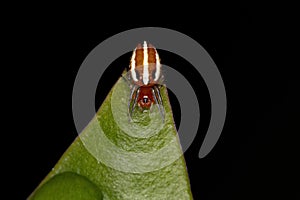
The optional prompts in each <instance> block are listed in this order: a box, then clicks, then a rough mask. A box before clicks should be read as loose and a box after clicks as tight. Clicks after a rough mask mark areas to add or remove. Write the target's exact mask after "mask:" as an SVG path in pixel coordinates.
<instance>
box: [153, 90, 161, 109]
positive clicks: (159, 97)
mask: <svg viewBox="0 0 300 200" xmlns="http://www.w3.org/2000/svg"><path fill="white" fill-rule="evenodd" d="M154 89H155V92H156V94H157V96H158V101H159V104H160V105H161V106H163V101H162V98H161V95H160V92H159V89H158V87H157V86H154Z"/></svg>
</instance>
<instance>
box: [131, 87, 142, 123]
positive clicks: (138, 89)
mask: <svg viewBox="0 0 300 200" xmlns="http://www.w3.org/2000/svg"><path fill="white" fill-rule="evenodd" d="M139 93H140V88H139V87H138V88H137V89H135V87H134V89H133V90H132V92H131V95H130V99H129V102H128V113H129V118H130V120H131V115H132V113H133V111H134V108H135V106H136V103H137V99H138V96H139ZM133 94H135V97H134V99H133ZM132 100H133V105H132V107H130V104H131V101H132Z"/></svg>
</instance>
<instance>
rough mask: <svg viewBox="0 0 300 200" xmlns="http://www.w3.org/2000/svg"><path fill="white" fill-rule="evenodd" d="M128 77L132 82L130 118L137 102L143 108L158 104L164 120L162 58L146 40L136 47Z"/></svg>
mask: <svg viewBox="0 0 300 200" xmlns="http://www.w3.org/2000/svg"><path fill="white" fill-rule="evenodd" d="M128 79H129V81H130V82H131V93H130V99H129V102H128V113H129V116H130V118H131V116H132V113H133V111H134V109H135V107H136V104H137V105H138V107H140V108H141V110H145V109H150V107H151V106H152V104H156V105H157V107H158V110H159V112H160V115H161V117H162V120H163V121H164V115H165V114H164V109H163V102H162V98H161V95H160V90H159V88H160V86H161V83H162V79H163V75H162V74H161V64H160V58H159V55H158V53H157V51H156V48H155V47H154V46H153V45H151V44H147V42H146V41H144V43H143V45H141V44H138V45H137V47H136V48H135V49H134V51H133V53H132V56H131V60H130V65H129V73H128Z"/></svg>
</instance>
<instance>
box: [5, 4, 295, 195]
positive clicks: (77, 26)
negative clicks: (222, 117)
mask: <svg viewBox="0 0 300 200" xmlns="http://www.w3.org/2000/svg"><path fill="white" fill-rule="evenodd" d="M179 6H180V5H179ZM192 7H193V6H190V7H188V8H182V9H181V10H178V11H175V10H173V7H172V6H170V7H169V8H168V9H166V10H167V11H168V12H166V11H165V10H164V9H163V8H160V9H158V10H156V9H154V10H152V9H149V13H148V14H147V15H143V10H142V9H137V10H135V11H134V13H130V12H129V11H127V10H126V11H124V13H123V12H122V13H118V12H112V10H114V9H113V7H109V8H110V9H107V10H108V13H107V14H104V13H103V12H104V10H106V9H104V8H101V9H100V8H99V10H98V11H93V12H90V14H88V15H86V14H83V12H80V11H74V12H72V11H71V13H72V14H69V13H68V14H66V10H64V9H62V10H60V9H54V10H51V11H47V12H46V11H45V12H44V11H43V10H40V11H34V12H28V13H26V14H22V15H20V16H19V17H17V18H16V19H14V20H12V21H10V22H8V23H7V24H8V25H9V26H8V27H9V28H7V29H5V32H6V33H8V34H7V37H5V38H4V39H5V40H6V41H7V42H9V45H8V47H7V50H6V54H7V56H5V58H6V59H8V61H9V62H8V63H9V64H8V65H7V67H6V68H8V69H9V72H8V73H3V74H2V75H3V78H5V76H7V77H8V80H9V81H6V82H5V83H4V84H3V86H4V87H5V88H6V89H7V91H8V93H7V95H5V98H3V99H5V100H8V101H9V103H13V104H14V106H13V108H14V109H13V111H11V112H10V113H9V114H8V115H7V116H8V117H7V118H8V123H5V124H4V126H5V127H8V129H9V132H8V133H7V135H9V139H3V141H2V144H3V145H2V147H5V148H4V150H3V151H2V152H3V156H4V158H7V159H5V160H6V162H4V166H5V167H7V168H8V169H7V170H6V171H7V173H6V171H4V174H3V175H4V176H6V175H8V177H9V179H7V180H8V181H7V182H6V186H7V188H8V190H7V191H14V192H13V193H11V195H17V198H20V199H24V198H26V197H28V195H29V194H30V193H31V192H32V191H33V190H34V188H35V187H36V186H37V185H38V184H39V182H40V181H41V180H42V179H43V178H44V177H45V176H46V175H47V174H48V172H49V171H50V170H51V168H52V167H53V166H54V165H55V163H56V162H57V161H58V159H59V158H60V156H61V155H62V154H63V152H64V151H65V150H66V149H67V148H68V146H69V145H70V144H71V143H72V141H73V140H74V139H75V137H76V136H77V132H76V129H75V126H74V122H73V117H72V89H73V83H74V80H75V77H76V73H77V71H78V69H79V67H80V65H81V63H82V62H83V60H84V59H85V57H86V56H87V55H88V54H89V52H90V51H91V50H92V49H93V48H94V47H96V46H97V45H98V44H99V43H101V42H102V41H103V40H105V39H106V38H108V37H110V36H112V35H114V34H117V33H119V32H121V31H125V30H128V29H131V28H137V27H144V26H156V27H165V28H170V29H174V30H177V31H180V32H182V33H184V34H186V35H188V36H190V37H192V38H193V39H194V40H196V41H197V42H198V43H200V44H201V45H202V46H203V47H204V48H205V49H206V51H207V52H208V53H209V54H210V56H211V57H212V59H213V60H214V62H215V63H216V65H217V66H218V68H219V71H220V73H221V75H222V77H223V80H224V84H225V87H226V92H227V100H228V111H227V118H226V123H225V126H224V129H223V132H222V135H221V137H220V139H219V141H218V143H217V144H216V146H215V147H214V149H213V150H212V151H211V152H210V154H209V155H208V156H206V157H205V158H203V159H199V158H198V152H199V149H200V146H201V143H202V140H203V138H204V136H205V131H206V130H207V126H208V124H209V116H210V108H209V106H210V101H209V98H208V92H207V89H206V86H205V83H204V82H203V80H202V79H201V76H200V75H199V74H197V73H191V72H192V70H193V69H192V68H191V66H189V64H188V63H187V62H186V61H185V60H183V59H182V58H180V57H179V56H176V55H174V54H171V53H168V52H166V51H160V52H161V53H160V56H161V59H162V63H163V64H167V65H169V66H171V67H172V66H173V67H174V68H176V69H178V70H179V71H181V72H182V73H183V74H184V75H185V76H186V78H187V79H188V80H189V81H190V83H191V84H192V85H193V88H194V89H195V91H196V93H197V97H198V100H199V104H200V110H201V122H200V128H199V132H198V134H197V137H196V138H195V140H194V141H193V143H192V145H191V146H190V148H189V149H188V151H187V152H185V154H184V155H185V158H186V162H187V168H188V172H189V176H190V182H191V188H192V193H193V195H194V199H202V200H204V199H272V198H278V197H280V198H282V199H296V195H298V198H299V191H297V189H298V188H299V183H298V185H297V182H296V181H298V180H299V172H298V168H299V167H298V166H297V164H296V161H297V160H299V154H298V152H299V147H298V144H297V143H298V140H297V139H294V138H295V136H297V134H299V133H300V132H299V126H298V124H297V122H298V121H299V114H300V113H299V110H298V109H297V108H298V105H297V104H298V103H299V101H298V100H297V99H296V94H297V93H298V92H299V91H298V90H299V89H298V85H297V84H298V79H297V78H294V76H293V75H294V73H292V69H293V68H294V67H295V66H294V65H292V63H291V61H290V59H289V57H293V56H292V55H293V54H289V51H290V50H291V49H289V48H287V46H286V43H289V42H288V41H289V33H290V32H292V31H291V30H290V29H289V28H288V26H287V23H286V21H285V20H284V19H283V18H281V14H280V13H278V12H275V11H272V9H269V7H268V6H258V5H249V4H246V3H245V4H240V3H226V4H211V5H210V4H205V5H204V4H203V5H200V6H196V5H195V6H194V9H191V8H192ZM69 10H72V9H69ZM183 11H184V12H183ZM91 13H93V14H91ZM113 17H115V19H113ZM145 18H146V19H145ZM282 33H283V34H282ZM286 33H287V34H286ZM135 45H136V44H133V48H134V46H135ZM286 55H289V56H288V57H287V56H286ZM129 59H130V53H129V54H126V55H123V56H121V57H120V58H119V59H118V60H117V61H116V62H114V63H113V64H112V65H111V66H110V68H108V70H107V71H106V72H105V74H104V76H103V78H102V79H101V80H100V84H99V85H101V86H100V87H99V88H98V90H97V95H96V106H100V105H101V102H102V101H103V98H104V97H105V95H106V94H107V92H108V91H109V90H110V88H111V86H112V85H113V84H114V83H115V81H116V80H117V78H118V77H119V75H120V73H121V72H122V70H123V69H124V68H125V67H127V66H128V64H129V62H128V61H129ZM182 66H185V69H184V70H181V68H180V67H182ZM5 74H6V75H5ZM199 81H200V84H198V85H197V84H195V83H199ZM170 98H171V101H172V104H173V108H174V114H175V121H176V122H177V123H176V124H177V125H178V124H179V122H180V110H178V109H176V108H177V107H178V106H176V103H178V102H177V100H176V98H175V97H174V95H172V94H170ZM5 107H6V105H4V108H5ZM10 189H11V190H10ZM16 191H17V192H16ZM12 199H14V198H12Z"/></svg>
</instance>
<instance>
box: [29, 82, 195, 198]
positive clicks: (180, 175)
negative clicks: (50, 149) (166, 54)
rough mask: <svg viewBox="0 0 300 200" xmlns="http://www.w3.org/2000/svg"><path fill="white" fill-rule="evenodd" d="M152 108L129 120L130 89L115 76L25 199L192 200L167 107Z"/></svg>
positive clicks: (165, 101)
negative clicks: (88, 118) (98, 104)
mask: <svg viewBox="0 0 300 200" xmlns="http://www.w3.org/2000/svg"><path fill="white" fill-rule="evenodd" d="M160 90H161V95H162V98H163V104H164V109H165V120H164V121H163V120H162V118H161V115H160V113H159V111H158V109H157V107H156V105H154V106H153V107H152V109H151V111H146V112H141V111H140V110H139V109H138V108H137V109H135V111H134V113H133V117H132V118H133V121H131V122H130V120H129V118H128V114H127V109H128V106H127V103H128V99H129V95H130V94H129V93H130V89H129V87H128V85H127V83H126V81H124V79H122V78H120V79H119V81H118V82H117V84H116V85H115V86H114V87H113V89H112V90H111V91H110V93H109V94H108V96H107V98H106V100H105V101H104V102H103V104H102V106H101V108H100V109H99V111H98V112H97V114H96V116H95V117H94V118H93V119H92V120H91V122H90V123H89V124H88V126H87V127H86V128H85V129H84V130H83V131H82V133H81V134H80V136H79V137H77V138H76V140H75V141H74V142H73V143H72V144H71V146H70V147H69V148H68V150H67V151H66V152H65V153H64V154H63V156H62V157H61V159H60V160H59V161H58V163H57V164H56V165H55V167H54V168H53V169H52V171H51V172H50V173H49V174H48V175H47V176H46V177H45V179H44V180H43V181H42V182H41V183H40V185H39V186H38V187H37V188H36V190H35V191H34V192H33V193H32V194H31V196H30V197H29V199H73V200H77V199H102V198H103V199H105V200H108V199H110V200H114V199H122V200H123V199H130V200H133V199H159V200H161V199H176V200H178V199H180V200H184V199H192V194H191V190H190V184H189V179H188V174H187V170H186V165H185V161H184V157H183V155H182V150H181V146H180V143H179V140H178V135H177V132H176V129H175V126H174V121H173V116H172V110H171V106H170V104H169V99H168V95H167V90H166V88H165V87H162V88H161V89H160Z"/></svg>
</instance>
